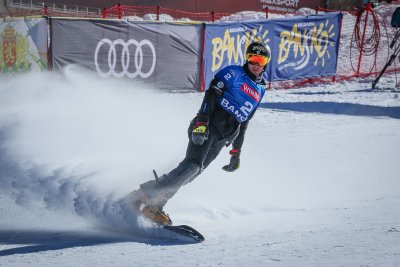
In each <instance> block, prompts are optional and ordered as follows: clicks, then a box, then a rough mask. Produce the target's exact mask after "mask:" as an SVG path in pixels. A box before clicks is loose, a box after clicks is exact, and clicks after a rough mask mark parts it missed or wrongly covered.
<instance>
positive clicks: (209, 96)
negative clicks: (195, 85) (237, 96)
mask: <svg viewBox="0 0 400 267" xmlns="http://www.w3.org/2000/svg"><path fill="white" fill-rule="evenodd" d="M224 90H225V84H224V83H223V82H221V81H219V80H218V79H216V78H214V79H213V80H212V81H211V83H210V87H209V88H208V90H207V91H206V92H205V95H204V98H203V102H202V103H201V107H200V110H199V112H198V113H197V121H198V122H208V120H209V118H210V116H211V114H212V113H213V111H214V109H215V105H216V99H217V97H218V96H220V95H221V94H222V93H223V92H224Z"/></svg>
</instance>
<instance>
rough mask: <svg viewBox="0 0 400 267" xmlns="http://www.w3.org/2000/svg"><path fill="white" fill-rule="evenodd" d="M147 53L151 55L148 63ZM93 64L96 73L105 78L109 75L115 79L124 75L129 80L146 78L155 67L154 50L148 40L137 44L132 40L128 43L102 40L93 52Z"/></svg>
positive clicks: (120, 40)
mask: <svg viewBox="0 0 400 267" xmlns="http://www.w3.org/2000/svg"><path fill="white" fill-rule="evenodd" d="M107 49H108V50H107ZM145 52H146V57H145V56H144V54H145ZM147 52H148V53H149V54H151V60H150V61H149V62H145V58H146V59H147ZM117 63H118V64H117ZM94 64H95V65H96V71H97V73H99V74H100V75H101V76H102V77H105V78H108V77H110V76H111V75H113V76H114V77H116V78H121V77H123V76H125V75H126V76H128V77H129V78H135V77H136V76H138V75H139V76H140V77H142V78H148V77H150V75H151V74H152V73H153V72H154V68H155V67H156V50H155V48H154V46H153V44H152V43H151V42H150V41H149V40H142V41H140V42H138V41H136V40H134V39H130V40H128V41H124V40H122V39H117V40H115V41H111V40H109V39H102V40H101V41H100V42H99V43H98V44H97V47H96V51H95V52H94Z"/></svg>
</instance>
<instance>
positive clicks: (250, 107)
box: [240, 101, 253, 116]
mask: <svg viewBox="0 0 400 267" xmlns="http://www.w3.org/2000/svg"><path fill="white" fill-rule="evenodd" d="M252 110H253V104H252V103H250V102H249V101H246V102H245V103H244V105H243V106H242V107H241V108H240V111H241V112H243V114H245V115H246V116H249V115H250V113H251V111H252Z"/></svg>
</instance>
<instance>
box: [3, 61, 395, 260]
mask: <svg viewBox="0 0 400 267" xmlns="http://www.w3.org/2000/svg"><path fill="white" fill-rule="evenodd" d="M385 83H387V84H388V85H393V83H394V81H393V80H392V78H384V79H383V80H382V84H385ZM370 88H371V85H370V83H366V82H364V83H363V82H357V81H353V82H346V83H342V84H334V85H320V86H317V87H309V88H304V89H296V90H286V91H285V90H270V91H268V92H267V94H266V97H265V99H264V100H263V104H262V106H261V107H260V109H259V110H258V111H257V114H256V115H255V117H254V119H253V121H252V122H251V124H250V126H249V127H250V129H249V130H248V132H247V136H246V140H245V144H244V147H243V153H242V164H241V168H240V170H239V171H237V172H235V173H225V172H223V171H222V170H221V167H222V166H223V165H224V164H226V163H227V162H228V160H229V155H228V148H227V149H225V150H223V151H222V153H221V155H220V157H219V158H218V159H217V160H216V161H215V162H213V164H212V165H211V166H210V167H209V169H207V170H205V171H204V173H203V174H202V175H201V176H200V177H198V178H197V179H196V180H195V181H194V182H192V183H191V184H189V185H186V186H185V187H183V188H182V189H181V190H180V191H179V193H178V194H177V195H176V197H174V198H173V199H172V200H171V201H170V202H169V203H168V204H167V206H166V210H167V212H169V213H170V215H171V216H172V218H173V220H174V222H175V223H176V224H189V225H191V226H193V227H195V228H196V229H198V230H199V231H201V232H202V233H203V234H204V235H205V236H206V241H205V242H204V243H201V244H185V243H182V242H172V241H166V240H158V239H149V238H144V237H143V236H140V235H138V233H137V232H138V231H137V230H138V228H135V227H136V226H135V225H134V224H132V225H129V223H128V224H126V221H121V219H120V217H118V216H119V215H120V214H118V213H115V206H112V204H113V203H115V201H116V200H118V199H119V198H120V197H123V196H124V195H125V194H127V193H129V192H130V191H131V190H134V189H136V188H137V187H138V185H139V184H140V183H142V182H144V181H147V180H148V179H151V178H152V173H151V170H152V169H153V168H155V169H157V171H158V172H159V173H160V174H162V173H164V172H167V171H169V170H170V169H172V168H173V167H175V166H176V164H178V163H179V161H180V160H181V159H182V158H183V156H184V153H185V149H186V144H187V134H186V129H187V126H188V123H189V121H190V120H191V119H192V117H193V116H194V114H195V113H196V112H197V109H198V107H199V105H200V102H201V99H202V94H201V93H190V94H169V93H165V92H159V91H157V90H156V89H153V88H148V87H146V86H144V85H142V84H137V83H133V82H122V81H115V80H114V81H111V80H99V79H98V78H96V77H93V76H92V75H91V74H87V73H83V72H82V71H80V70H76V69H73V68H68V69H66V70H65V74H64V76H61V75H57V74H54V73H39V74H38V73H36V74H34V73H33V74H28V75H25V76H22V77H19V78H18V79H8V80H5V81H2V83H1V86H0V266H56V265H59V266H88V265H90V266H193V265H199V266H210V265H211V266H215V265H222V266H243V265H245V264H247V265H250V266H398V264H399V262H400V253H399V251H400V221H399V219H398V218H400V208H399V207H400V179H399V177H400V176H399V173H400V164H399V162H400V151H399V147H400V121H399V119H400V98H399V93H398V92H393V91H383V90H382V91H371V90H370ZM122 212H125V211H122ZM99 222H102V224H101V225H100V224H99ZM104 226H106V227H104ZM139 232H140V231H139Z"/></svg>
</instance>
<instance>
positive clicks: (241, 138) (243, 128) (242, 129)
mask: <svg viewBox="0 0 400 267" xmlns="http://www.w3.org/2000/svg"><path fill="white" fill-rule="evenodd" d="M254 113H256V110H254V112H253V113H252V114H251V115H250V117H249V119H248V120H247V121H245V122H243V123H242V124H240V131H239V135H238V136H237V137H236V139H235V141H233V143H232V149H238V150H239V151H240V150H241V149H242V145H243V142H244V136H245V134H246V131H247V126H248V125H249V121H250V120H251V119H252V118H253V116H254ZM239 153H240V152H239Z"/></svg>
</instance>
